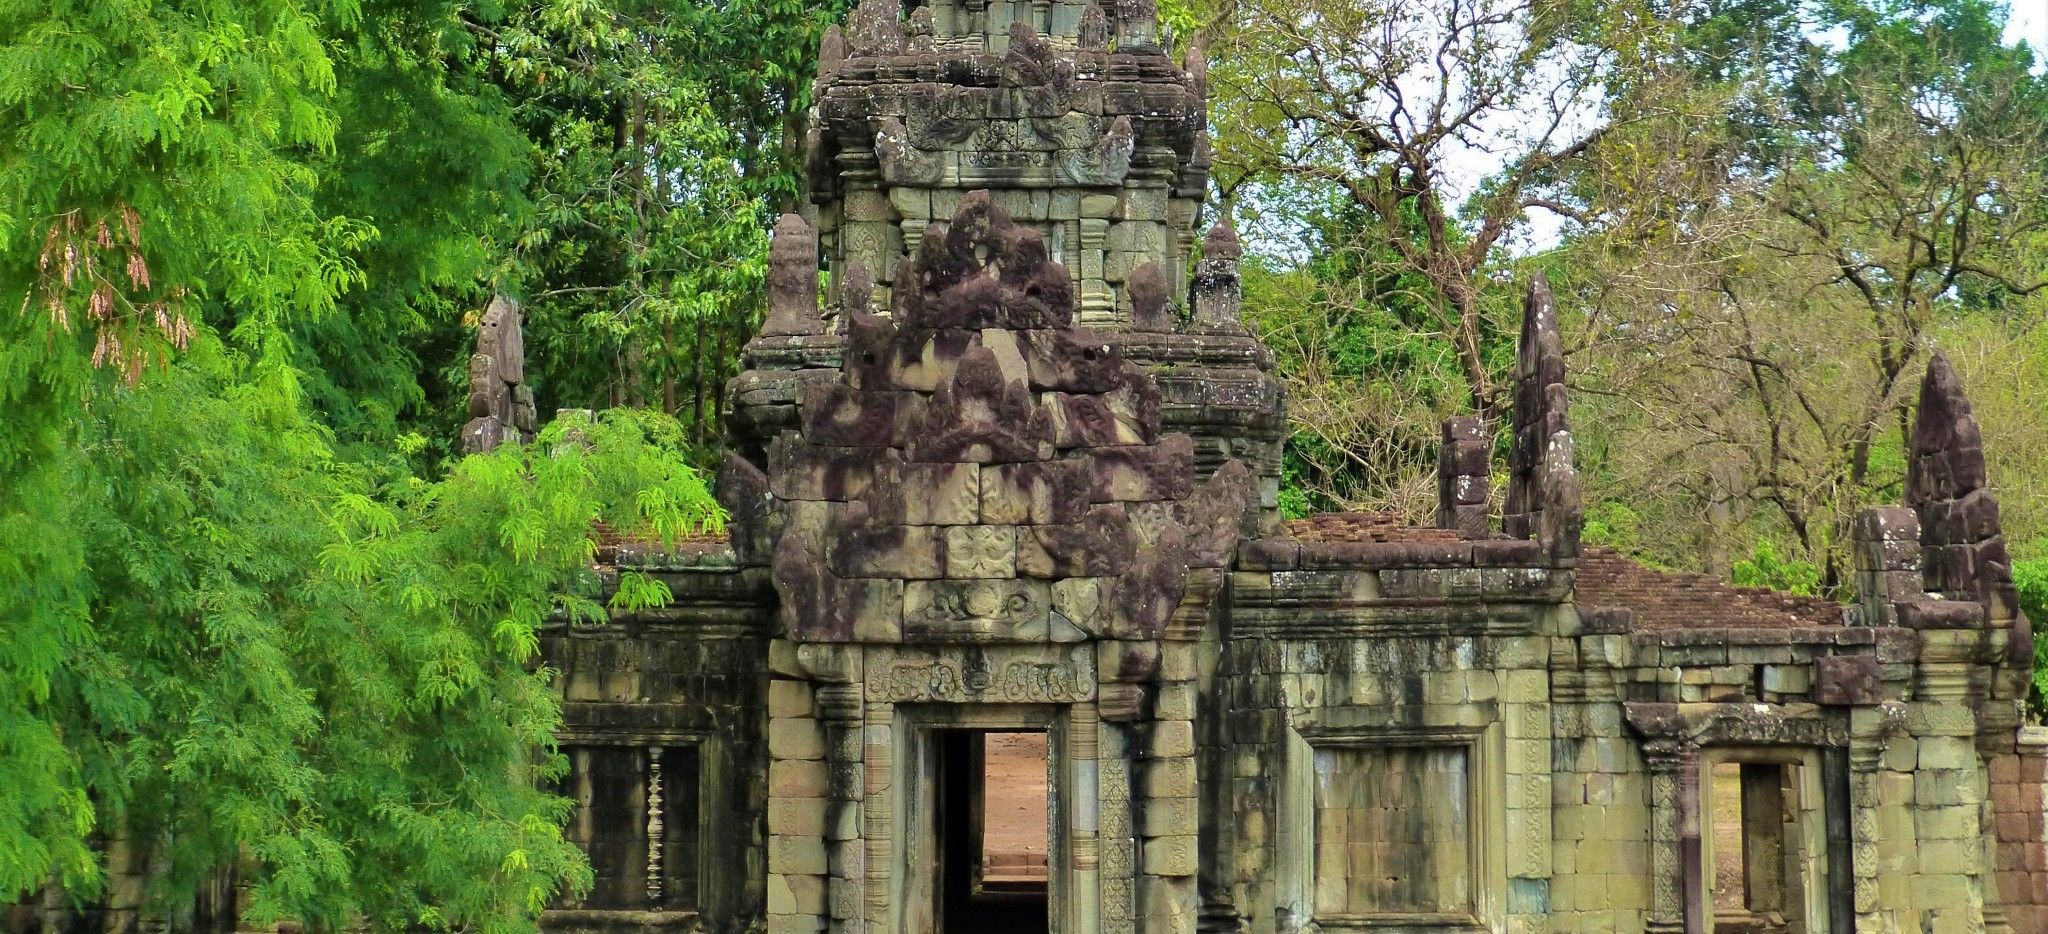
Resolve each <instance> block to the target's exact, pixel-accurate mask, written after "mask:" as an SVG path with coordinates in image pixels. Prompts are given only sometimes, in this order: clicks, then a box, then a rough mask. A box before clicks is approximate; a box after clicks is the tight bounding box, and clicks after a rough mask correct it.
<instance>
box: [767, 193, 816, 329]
mask: <svg viewBox="0 0 2048 934" xmlns="http://www.w3.org/2000/svg"><path fill="white" fill-rule="evenodd" d="M824 332H825V322H824V319H822V318H820V317H819V316H818V232H817V231H816V230H814V229H812V227H811V225H810V223H809V222H808V221H805V220H804V219H803V218H802V217H800V216H798V215H795V214H784V215H782V220H780V221H777V222H776V223H775V238H774V239H773V240H772V241H770V243H769V245H768V320H767V321H765V322H763V323H762V325H761V336H763V337H788V336H795V335H802V334H823V333H824Z"/></svg>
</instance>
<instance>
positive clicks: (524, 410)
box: [462, 295, 539, 454]
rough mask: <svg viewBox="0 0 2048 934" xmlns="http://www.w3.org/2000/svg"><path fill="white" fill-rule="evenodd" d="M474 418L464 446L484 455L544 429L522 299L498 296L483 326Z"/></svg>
mask: <svg viewBox="0 0 2048 934" xmlns="http://www.w3.org/2000/svg"><path fill="white" fill-rule="evenodd" d="M469 415H470V419H469V422H468V423H467V424H465V425H463V427H462V450H463V452H464V453H468V454H479V453H482V452H484V451H489V450H491V449H493V448H496V447H497V446H498V445H500V444H504V443H505V442H507V441H516V442H519V443H522V444H523V443H525V442H528V441H532V440H533V435H534V431H535V430H536V429H538V428H539V425H538V424H537V422H536V416H535V414H534V407H533V390H532V388H530V387H528V386H527V385H526V338H525V336H524V334H523V333H522V327H521V325H520V315H519V303H518V302H515V301H513V300H511V299H509V298H506V297H505V296H503V295H497V296H493V297H492V298H491V303H490V305H489V306H487V307H486V308H485V309H484V314H483V319H482V320H481V321H480V322H478V325H477V337H476V352H475V353H472V354H470V357H469Z"/></svg>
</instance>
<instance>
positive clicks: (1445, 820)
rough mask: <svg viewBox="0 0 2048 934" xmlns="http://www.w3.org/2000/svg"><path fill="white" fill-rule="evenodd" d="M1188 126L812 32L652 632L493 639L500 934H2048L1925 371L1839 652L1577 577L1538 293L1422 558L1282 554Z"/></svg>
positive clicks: (632, 626) (1249, 358) (1970, 531)
mask: <svg viewBox="0 0 2048 934" xmlns="http://www.w3.org/2000/svg"><path fill="white" fill-rule="evenodd" d="M1204 83H1205V77H1204V67H1203V63H1202V61H1201V58H1200V55H1199V52H1197V53H1195V54H1193V55H1191V56H1190V57H1189V58H1188V60H1187V61H1184V62H1180V63H1176V62H1175V61H1173V60H1172V59H1171V58H1170V57H1169V55H1168V53H1167V52H1166V51H1165V50H1164V49H1163V48H1162V44H1161V42H1160V39H1159V37H1158V35H1157V27H1156V24H1155V22H1154V16H1153V13H1152V10H1151V7H1150V4H1149V2H1148V0H1130V2H1119V3H1118V4H1117V5H1116V6H1115V7H1114V8H1113V9H1103V8H1100V7H1098V6H1096V5H1095V4H1094V3H1092V2H1090V3H1088V4H1086V5H1082V4H1079V3H1076V2H1073V0H1029V2H1026V0H1012V2H993V3H991V2H988V0H945V2H932V3H914V4H913V5H912V6H911V7H910V8H909V9H908V10H907V11H906V10H905V9H904V8H903V7H902V6H900V5H899V4H898V2H897V0H864V2H862V3H861V4H860V6H859V7H858V9H856V10H855V11H854V12H853V13H852V15H851V17H850V19H849V21H848V23H847V24H846V26H845V28H844V29H843V30H841V29H838V28H834V29H833V30H831V31H830V32H829V33H828V34H827V36H826V37H825V40H824V44H823V48H822V50H821V54H820V60H819V69H818V78H817V85H816V94H815V100H816V108H817V109H816V113H815V114H814V116H813V119H812V120H811V121H810V126H811V131H810V133H811V136H810V139H809V147H810V160H811V161H810V174H811V179H810V180H811V192H812V196H811V202H812V203H810V204H809V205H807V206H806V207H805V209H804V211H803V213H802V214H801V215H789V216H786V217H784V218H783V219H782V221H781V222H780V223H779V224H778V225H777V226H776V228H775V233H774V241H773V247H772V271H771V272H770V281H769V303H770V307H771V314H770V315H769V317H768V319H767V321H766V323H765V325H764V326H763V327H762V329H761V333H760V335H759V336H758V337H757V338H756V339H755V340H754V341H753V342H752V343H750V344H749V345H748V346H747V349H746V365H747V370H746V372H745V373H743V374H742V375H741V376H739V377H738V378H737V379H736V381H735V382H734V384H733V386H732V387H731V392H730V393H729V396H730V398H731V399H732V400H733V409H732V412H731V422H730V424H731V432H732V437H731V449H732V451H733V454H732V455H731V456H729V457H728V459H727V461H726V464H725V466H724V468H723V470H722V471H721V475H720V477H719V487H720V495H721V498H722V500H723V502H724V503H725V506H726V508H727V509H728V510H729V511H730V513H731V522H730V541H729V542H716V543H712V542H706V543H698V544H693V545H689V546H686V547H684V548H681V549H678V550H677V551H676V552H675V553H665V552H657V551H656V550H653V549H648V548H636V547H633V546H629V545H625V546H618V547H617V548H615V549H612V550H610V551H608V552H607V558H606V560H607V561H608V562H609V563H610V564H611V566H612V567H614V568H633V569H638V570H641V571H645V572H649V573H652V574H655V575H657V576H659V577H660V578H661V579H662V580H663V581H665V582H666V583H667V585H668V586H669V587H670V588H671V590H672V591H673V592H674V594H675V597H676V599H675V601H674V603H673V604H672V605H670V606H668V607H666V608H664V609H661V610H658V611H649V612H642V613H637V614H629V615H621V616H619V617H617V618H614V619H613V620H611V622H610V623H609V624H607V625H601V626H574V627H571V626H567V625H563V626H559V627H557V628H554V629H551V630H550V631H549V633H548V635H547V638H546V653H547V656H548V658H549V659H550V664H552V665H554V666H555V667H556V668H557V669H559V671H560V672H561V673H562V674H561V678H560V679H559V687H560V690H561V691H562V697H563V701H564V703H565V711H566V716H567V726H566V728H565V731H564V732H563V734H562V735H561V742H562V744H563V746H564V747H565V748H566V750H567V752H568V755H569V757H570V759H571V762H572V774H571V776H570V778H569V779H568V784H567V791H568V793H570V794H571V795H573V796H574V798H575V799H576V801H577V803H578V808H577V811H576V816H575V818H574V821H573V823H572V826H571V828H570V830H571V834H572V835H573V836H574V837H575V839H577V840H578V842H580V843H581V844H583V845H584V846H585V847H586V848H587V850H588V851H589V853H590V857H591V861H592V863H593V865H594V866H595V868H596V870H597V874H598V876H597V878H598V882H597V886H596V888H595V890H594V891H592V892H590V893H589V894H588V895H587V896H585V897H583V898H582V899H580V900H579V901H576V902H574V903H567V904H562V905H559V906H557V907H556V908H555V909H553V910H551V911H549V912H548V913H547V914H546V915H545V916H544V918H543V921H544V924H545V925H546V926H547V927H548V928H549V929H550V930H554V931H561V932H584V931H588V932H599V931H603V932H625V931H654V930H676V931H683V930H703V931H718V932H727V931H730V932H739V931H759V930H766V931H768V932H772V934H796V932H802V934H810V932H818V931H835V932H859V934H924V932H939V931H944V932H1001V931H1032V932H1061V934H1089V932H1098V931H1099V932H1133V931H1143V932H1188V931H1205V932H1207V931H1230V932H1236V931H1251V932H1261V934H1265V932H1285V934H1291V932H1310V931H1337V930H1354V929H1370V930H1376V931H1492V932H1507V931H1514V932H1539V931H1560V932H1562V931H1589V932H1591V931H1672V932H1677V931H1683V932H1727V931H1743V932H1769V931H1779V932H1802V934H1820V932H1845V931H1911V932H1921V931H1929V932H1948V931H1957V932H1960V931H1994V932H2004V931H2017V932H2042V931H2048V848H2044V846H2043V839H2044V834H2043V829H2044V828H2043V815H2042V795H2043V791H2042V779H2043V773H2044V763H2048V755H2044V754H2048V746H2044V745H2043V743H2044V740H2043V738H2042V737H2041V736H2040V735H2039V734H2037V733H2036V732H2034V731H2032V730H2029V729H2026V728H2023V726H2022V718H2021V699H2022V696H2023V692H2024V689H2025V685H2026V680H2027V677H2028V672H2029V668H2030V663H2031V657H2032V650H2033V645H2032V638H2031V634H2030V632H2029V629H2028V626H2027V622H2026V620H2025V619H2024V618H2022V617H2021V616H2020V614H2019V613H2018V612H2017V610H2016V606H2015V599H2014V590H2013V584H2012V578H2011V572H2010V562H2009V560H2008V559H2007V557H2006V552H2005V546H2004V543H2003V538H2002V536H2001V533H2000V528H1999V512H1998V505H1997V502H1996V500H1995V499H1994V498H1993V495H1992V493H1991V491H1990V489H1989V488H1988V486H1987V481H1986V477H1985V470H1984V457H1983V453H1982V450H1981V448H1980V447H1979V438H1978V431H1977V427H1976V423H1975V421H1974V420H1973V419H1972V417H1971V414H1970V406H1969V403H1968V401H1967V400H1966V398H1965V397H1964V395H1963V392H1962V389H1961V387H1960V386H1959V384H1958V382H1957V380H1956V377H1955V375H1954V374H1953V372H1952V371H1951V370H1950V369H1949V367H1948V366H1947V365H1946V364H1945V363H1944V362H1943V361H1941V360H1940V359H1939V358H1937V359H1935V360H1934V361H1933V362H1932V364H1931V365H1930V366H1929V368H1928V371H1927V376H1926V381H1925V383H1924V385H1923V387H1922V390H1921V396H1920V400H1919V411H1918V421H1917V426H1916V428H1915V431H1914V438H1913V443H1912V449H1911V457H1910V474H1909V479H1908V482H1907V485H1906V490H1907V493H1906V502H1905V503H1904V504H1903V505H1902V506H1899V507H1893V508H1882V509H1873V510H1870V511H1868V512H1866V513H1865V514H1863V515H1862V516H1861V517H1860V518H1859V519H1858V520H1857V522H1856V524H1855V528H1854V538H1855V549H1856V556H1857V564H1856V568H1857V577H1856V589H1857V592H1858V593H1859V594H1860V595H1861V598H1860V602H1859V603H1858V604H1856V605H1854V606H1848V607H1844V606H1842V605H1839V604H1835V603H1831V602H1828V601H1823V600H1816V599H1811V598H1803V597H1795V596H1790V595H1786V594H1778V593H1772V592H1768V591H1763V590H1755V589H1746V588H1736V587H1731V586H1727V585H1725V584H1723V583H1720V582H1718V581H1715V580H1712V579H1709V578H1706V577H1702V576H1697V575H1691V574H1679V573H1668V572H1662V571H1653V570H1649V569H1646V568H1644V567H1641V566H1639V565H1637V564H1635V563H1632V562H1631V561H1629V560H1627V559H1625V558H1623V557H1620V556H1618V555H1615V554H1612V553H1608V552H1604V551H1601V550H1599V549H1595V548H1590V547H1583V546H1582V545H1581V543H1580V539H1579V529H1580V524H1581V509H1580V503H1579V495H1578V485H1577V480H1576V478H1575V474H1574V469H1573V464H1572V434H1571V426H1570V422H1569V419H1568V417H1567V406H1566V399H1565V373H1564V360H1563V356H1562V354H1561V352H1560V347H1559V341H1558V335H1557V318H1556V314H1555V310H1554V307H1553V304H1552V299H1551V296H1550V294H1549V291H1548V289H1547V287H1546V286H1545V285H1544V283H1542V282H1541V281H1536V282H1533V283H1531V284H1530V285H1529V287H1528V298H1527V304H1526V311H1525V318H1524V322H1523V329H1522V335H1521V343H1520V354H1519V357H1518V360H1517V362H1516V369H1515V381H1516V382H1515V396H1514V407H1513V416H1512V419H1511V420H1510V422H1509V423H1508V424H1503V425H1500V426H1498V430H1500V431H1504V432H1507V433H1508V434H1509V439H1510V440H1509V444H1508V447H1509V448H1510V450H1511V452H1512V453H1511V454H1510V456H1509V458H1508V467H1507V469H1508V475H1507V477H1506V478H1505V481H1506V482H1505V501H1504V503H1502V504H1501V505H1500V506H1499V507H1498V508H1496V507H1495V505H1494V504H1492V503H1490V502H1489V501H1488V500H1489V497H1490V495H1491V491H1492V490H1493V489H1494V486H1495V484H1494V478H1493V477H1491V476H1490V475H1489V456H1488V455H1489V451H1490V450H1491V449H1492V447H1493V441H1492V438H1491V437H1490V435H1491V434H1492V431H1493V430H1494V428H1493V427H1490V426H1485V425H1482V424H1481V423H1480V422H1478V421H1477V420H1475V419H1452V420H1451V421H1449V422H1447V423H1446V424H1445V425H1444V430H1443V441H1442V450H1441V453H1440V455H1439V460H1438V464H1439V491H1440V492H1439V495H1440V497H1441V501H1440V502H1441V504H1440V507H1439V509H1438V513H1437V521H1436V523H1435V525H1434V526H1433V527H1428V528H1418V527H1412V526H1406V525H1403V524H1402V523H1400V522H1399V521H1398V520H1396V519H1393V518H1390V517H1386V516H1379V515H1365V514H1358V515H1332V516H1321V517H1316V518H1314V519H1309V520H1301V521H1294V522H1287V521H1284V520H1283V518H1282V517H1281V515H1280V513H1279V510H1278V508H1277V505H1278V504H1277V491H1278V484H1279V469H1280V449H1281V442H1282V439H1283V437H1284V434H1285V428H1286V411H1285V399H1284V395H1283V393H1282V389H1281V385H1280V383H1279V382H1278V381H1277V379H1276V378H1275V375H1274V372H1273V358H1272V356H1271V354H1270V353H1269V352H1268V351H1267V350H1266V349H1265V348H1264V347H1262V346H1261V345H1260V343H1259V341H1258V339H1257V338H1256V337H1255V336H1253V335H1252V334H1251V333H1249V332H1248V331H1247V330H1246V328H1245V327H1244V325H1243V324H1242V323H1241V322H1240V320H1239V315H1238V295H1239V293H1238V278H1237V268H1238V255H1239V250H1238V244H1237V240H1236V238H1235V236H1234V234H1233V233H1232V232H1231V229H1230V227H1229V226H1228V225H1227V224H1223V223H1219V224H1216V225H1215V226H1213V227H1211V228H1210V229H1208V230H1207V231H1206V234H1204V235H1200V236H1198V235H1197V219H1198V215H1199V214H1200V208H1201V204H1202V196H1203V191H1204V188H1205V185H1206V182H1207V177H1206V176H1207V160H1208V143H1207V138H1206V131H1205V122H1206V104H1205V89H1204ZM821 272H823V273H825V274H826V275H824V276H821ZM821 279H823V280H824V281H827V282H829V286H828V287H826V288H823V289H821V288H820V282H821ZM821 293H822V296H821ZM509 333H511V334H512V335H513V337H515V338H516V322H515V323H514V324H513V325H512V330H511V331H510V332H509ZM514 342H515V343H516V341H514ZM495 346H496V345H492V346H487V347H486V348H485V351H486V353H487V354H488V353H489V352H491V351H492V350H493V349H494V348H495ZM484 370H485V371H486V372H487V373H489V372H495V371H493V370H492V368H491V367H490V366H488V365H487V366H485V367H484ZM508 385H509V384H508ZM498 388H503V387H498ZM514 407H515V408H516V406H514ZM530 421H531V418H530V415H526V416H521V417H519V418H514V419H512V422H517V424H513V423H507V424H499V425H495V426H493V425H490V424H484V425H480V426H477V431H478V433H479V436H480V437H484V436H489V437H499V436H509V435H511V434H514V433H518V432H520V431H523V430H527V429H530V427H531V426H530ZM1495 514H1498V515H1499V516H1500V519H1499V520H1498V524H1497V525H1496V522H1495V520H1494V519H1493V518H1492V516H1494V515H1495ZM1019 814H1022V815H1023V817H1022V818H1019V816H1018V815H1019ZM1005 835H1007V836H1005ZM1013 838H1014V839H1013Z"/></svg>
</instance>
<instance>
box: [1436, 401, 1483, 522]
mask: <svg viewBox="0 0 2048 934" xmlns="http://www.w3.org/2000/svg"><path fill="white" fill-rule="evenodd" d="M1491 448H1492V445H1491V444H1489V443H1488V441H1487V438H1486V423H1485V422H1484V421H1483V420H1481V419H1480V418H1479V417H1478V416H1476V415H1461V416H1456V417H1453V418H1447V419H1444V428H1443V439H1442V442H1441V444H1440V445H1439V447H1438V448H1437V452H1436V527H1437V528H1440V529H1456V530H1458V534H1460V535H1462V536H1464V537H1465V538H1484V537H1486V533H1487V532H1488V520H1487V497H1488V495H1489V493H1490V492H1491V487H1492V483H1493V477H1492V464H1491V463H1490V454H1491V451H1490V449H1491Z"/></svg>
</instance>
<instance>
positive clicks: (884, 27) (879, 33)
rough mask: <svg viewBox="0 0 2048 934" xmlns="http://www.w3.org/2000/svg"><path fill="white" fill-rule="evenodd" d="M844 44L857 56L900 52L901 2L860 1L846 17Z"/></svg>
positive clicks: (893, 0)
mask: <svg viewBox="0 0 2048 934" xmlns="http://www.w3.org/2000/svg"><path fill="white" fill-rule="evenodd" d="M846 43H847V45H848V46H850V47H851V49H850V50H851V53H852V55H853V56H854V57H856V58H868V57H872V56H877V55H896V54H898V53H900V52H902V51H903V7H902V5H901V4H900V3H898V2H897V0H860V3H859V4H857V5H855V6H854V8H853V12H852V13H850V14H848V15H847V17H846Z"/></svg>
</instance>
